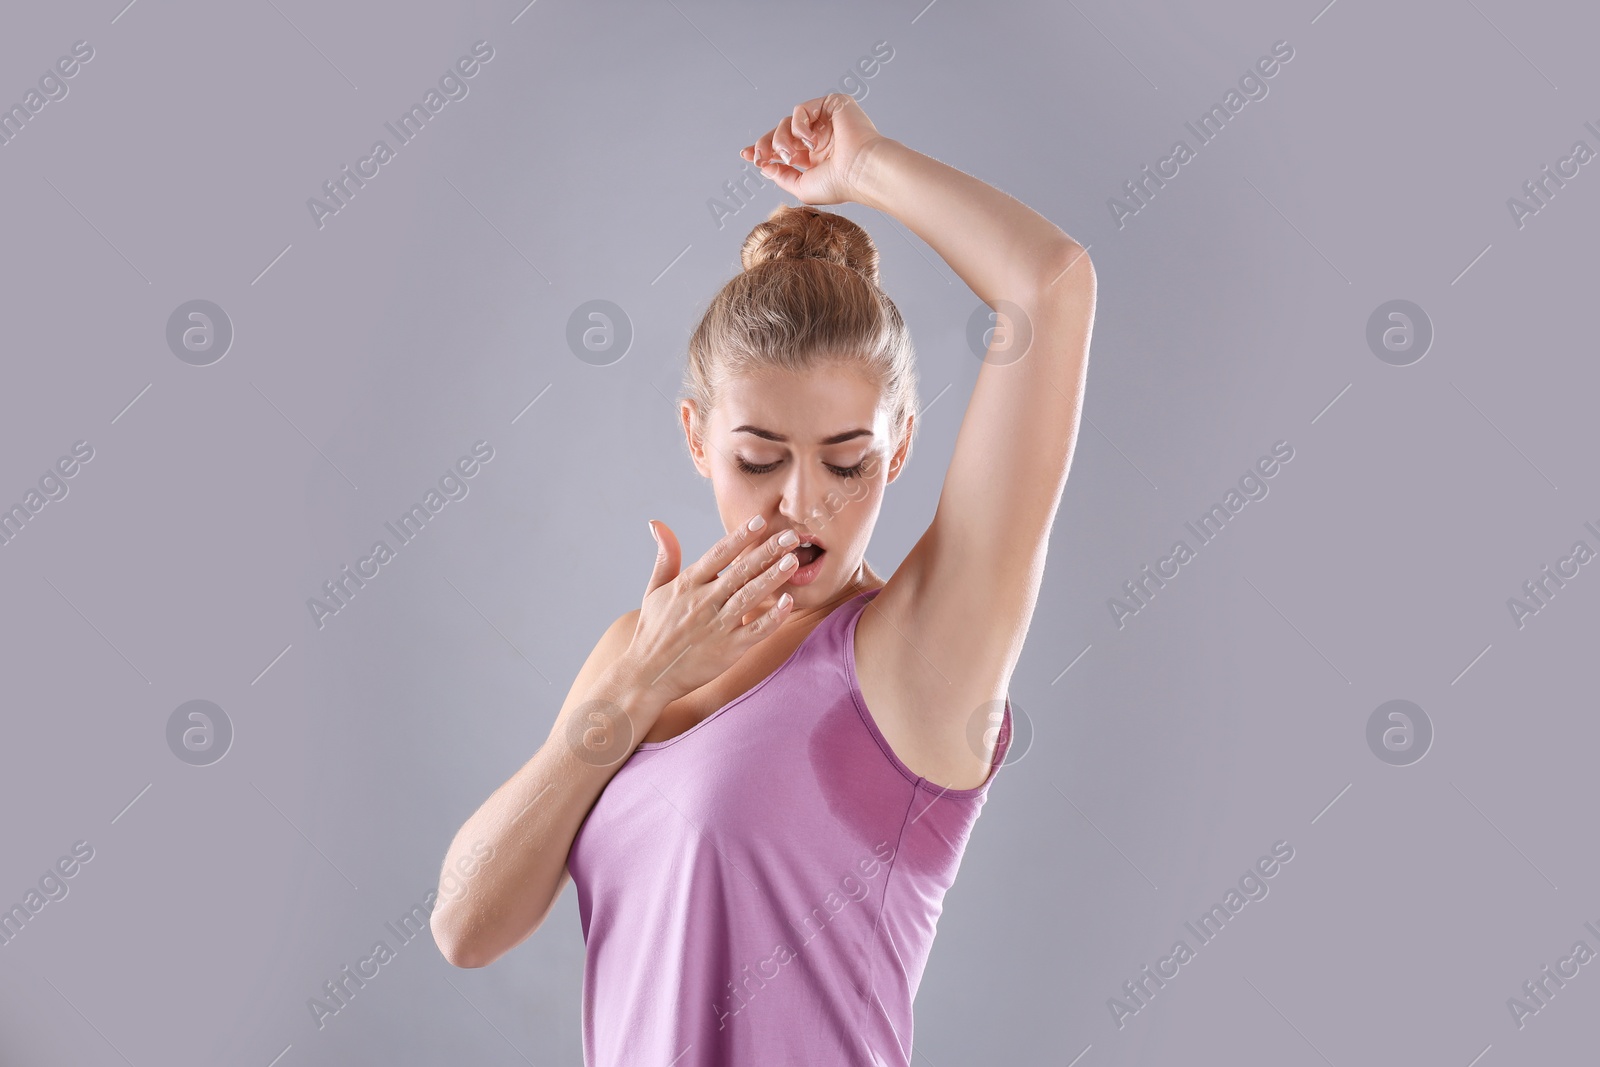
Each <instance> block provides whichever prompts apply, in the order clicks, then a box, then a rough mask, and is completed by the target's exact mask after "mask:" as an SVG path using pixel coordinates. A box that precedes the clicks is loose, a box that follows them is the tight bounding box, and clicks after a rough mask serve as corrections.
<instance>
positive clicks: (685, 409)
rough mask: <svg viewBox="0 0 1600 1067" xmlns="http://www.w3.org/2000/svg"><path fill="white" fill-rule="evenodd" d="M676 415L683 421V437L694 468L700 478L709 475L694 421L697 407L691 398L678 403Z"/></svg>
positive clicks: (697, 416) (703, 446) (704, 449)
mask: <svg viewBox="0 0 1600 1067" xmlns="http://www.w3.org/2000/svg"><path fill="white" fill-rule="evenodd" d="M678 416H679V418H680V419H681V420H682V421H683V438H684V441H685V442H686V443H687V444H688V446H689V458H690V459H691V460H693V461H694V469H695V470H697V471H699V472H700V476H701V477H702V478H709V477H711V468H710V466H709V465H707V463H706V447H705V441H703V440H702V439H701V437H700V435H699V433H697V432H696V425H695V424H696V423H697V422H699V421H700V420H699V409H698V406H697V405H696V404H695V402H694V401H693V400H683V401H681V402H679V404H678Z"/></svg>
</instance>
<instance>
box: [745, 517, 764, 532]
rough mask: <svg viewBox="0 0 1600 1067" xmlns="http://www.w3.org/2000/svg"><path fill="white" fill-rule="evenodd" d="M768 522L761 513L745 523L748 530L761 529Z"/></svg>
mask: <svg viewBox="0 0 1600 1067" xmlns="http://www.w3.org/2000/svg"><path fill="white" fill-rule="evenodd" d="M766 524H767V520H766V519H763V518H762V517H761V516H760V515H757V516H756V517H755V518H753V519H751V520H750V521H749V522H747V523H745V529H747V530H759V529H761V527H763V526H765V525H766Z"/></svg>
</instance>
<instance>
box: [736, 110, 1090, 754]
mask: <svg viewBox="0 0 1600 1067" xmlns="http://www.w3.org/2000/svg"><path fill="white" fill-rule="evenodd" d="M742 154H743V155H744V156H745V158H747V159H750V158H754V159H756V160H758V161H767V162H765V163H764V164H763V165H762V168H761V171H762V173H763V174H764V175H766V176H767V177H769V178H772V179H773V180H774V181H776V182H777V183H778V185H779V186H780V187H781V188H782V189H784V190H785V191H786V192H789V193H791V194H792V195H794V196H796V197H798V198H799V199H801V200H802V201H804V202H805V203H809V204H832V203H840V202H843V201H854V202H857V203H860V204H864V205H866V206H868V207H873V208H876V209H878V210H879V211H882V212H884V213H886V214H888V215H891V216H893V217H894V218H895V219H896V220H898V221H899V222H900V223H902V224H903V225H905V226H906V227H907V228H909V229H910V230H911V231H912V232H914V233H915V234H917V236H919V237H921V238H922V239H923V240H924V241H926V242H927V243H928V244H929V245H930V246H932V247H933V249H934V250H935V251H937V252H938V253H939V254H940V255H941V256H943V257H944V259H945V261H946V262H947V263H949V264H950V267H951V268H952V269H953V270H954V271H955V272H956V273H957V274H958V275H960V276H961V279H962V281H964V282H966V283H967V285H968V286H970V287H971V289H972V291H973V292H974V293H975V294H977V296H978V298H979V299H980V300H982V301H983V302H984V303H986V304H988V305H989V307H990V309H991V311H992V312H994V313H995V319H994V325H995V330H994V334H993V341H992V343H991V344H990V347H989V351H988V354H987V356H986V358H985V360H984V364H983V366H982V367H981V368H980V370H979V372H978V380H977V383H976V385H975V386H974V388H973V392H972V399H971V400H970V402H969V403H968V405H967V411H966V415H965V417H964V419H963V420H962V423H961V429H960V431H959V433H958V434H957V437H956V447H955V454H954V457H953V458H952V459H951V462H950V468H949V471H948V472H947V473H946V475H945V480H944V488H943V491H942V493H941V494H940V497H939V505H938V508H937V511H936V513H935V515H934V518H933V522H932V523H931V525H930V526H929V528H928V530H927V532H926V533H925V534H924V535H923V537H922V539H921V540H920V541H918V543H917V544H916V546H915V547H914V548H913V549H912V550H911V552H910V553H909V554H908V555H907V556H906V559H905V561H904V562H903V563H902V564H901V565H900V567H899V568H898V569H897V570H896V571H895V573H894V575H893V576H892V577H891V578H890V579H889V581H888V583H887V584H886V585H885V587H884V589H883V591H882V592H881V593H880V594H879V595H878V597H877V598H876V599H875V600H874V601H873V603H872V611H871V614H872V615H876V616H881V617H882V618H883V619H884V620H885V621H886V622H887V623H888V624H889V626H888V628H887V629H888V631H891V632H892V633H893V634H894V635H895V639H894V640H893V641H888V640H884V641H878V640H876V639H875V638H871V637H866V636H862V637H861V638H860V639H862V640H868V641H870V642H871V643H873V644H874V645H875V647H876V648H877V649H878V650H879V651H880V653H881V654H882V655H884V656H885V657H886V658H888V659H890V660H893V661H896V662H893V663H891V664H889V667H890V671H891V673H892V674H894V676H896V677H900V678H909V679H913V681H912V682H911V683H910V684H912V685H913V686H914V687H915V688H917V689H918V690H919V692H918V693H917V694H916V695H917V697H918V698H919V699H918V700H917V701H916V703H917V706H918V707H920V708H922V709H924V710H923V712H922V713H923V714H924V715H926V716H930V717H931V718H932V722H931V723H925V724H924V725H925V726H927V725H931V726H932V727H934V729H933V731H932V733H935V734H939V733H943V734H946V735H948V734H950V733H952V732H954V731H957V730H958V729H959V727H961V726H962V725H964V723H963V720H964V719H965V717H966V716H967V715H968V713H969V712H970V711H971V709H973V708H974V707H976V706H979V702H980V701H984V700H992V699H995V698H996V697H997V696H998V695H1000V694H1002V693H1003V692H1004V690H1005V687H1006V683H1007V681H1008V679H1009V677H1010V674H1011V670H1012V668H1013V667H1014V666H1015V663H1016V660H1017V658H1018V656H1019V655H1020V654H1021V649H1022V642H1023V637H1024V635H1025V634H1026V632H1027V628H1028V624H1029V621H1030V620H1031V618H1032V616H1033V608H1034V604H1035V602H1036V601H1037V599H1038V593H1039V586H1040V581H1041V579H1042V577H1043V570H1044V558H1045V549H1046V546H1047V544H1048V541H1049V537H1050V528H1051V525H1052V523H1053V522H1054V520H1055V513H1056V508H1057V506H1058V505H1059V503H1060V500H1061V493H1062V490H1063V488H1064V487H1065V484H1066V478H1067V471H1068V468H1069V467H1070V466H1071V463H1072V452H1073V446H1074V444H1075V443H1076V441H1077V435H1078V421H1079V413H1080V409H1081V407H1082V395H1083V386H1084V379H1085V376H1086V373H1087V369H1088V358H1089V335H1090V332H1091V330H1092V328H1093V324H1094V307H1095V275H1094V268H1093V266H1092V265H1091V264H1090V262H1089V258H1088V256H1086V255H1085V254H1084V249H1083V248H1082V246H1080V245H1079V244H1078V242H1076V241H1074V240H1073V239H1072V238H1071V237H1069V236H1067V234H1065V233H1064V232H1062V230H1061V229H1060V228H1059V227H1057V226H1056V225H1055V224H1054V223H1052V222H1051V221H1050V220H1049V219H1046V218H1045V217H1044V216H1042V215H1040V214H1039V213H1038V212H1036V211H1034V210H1033V209H1031V208H1029V207H1028V206H1027V205H1025V204H1023V203H1021V202H1019V201H1018V200H1016V199H1014V198H1013V197H1011V196H1008V195H1007V194H1005V193H1003V192H1001V191H1000V190H998V189H996V188H994V187H993V186H990V185H988V184H986V183H984V182H982V181H979V180H978V179H977V178H974V177H972V176H971V175H969V174H965V173H963V172H961V171H959V170H956V169H955V168H954V167H950V166H947V165H946V164H944V163H941V162H940V161H939V160H937V159H933V158H932V157H930V156H927V155H924V154H922V153H920V152H917V151H914V150H912V149H910V148H908V147H906V146H905V145H904V144H901V143H900V142H899V141H896V140H893V139H892V138H888V137H884V136H883V135H881V134H879V133H878V131H877V128H876V127H875V126H873V124H872V123H871V121H870V120H868V119H867V117H866V115H865V114H864V113H863V112H862V111H861V109H860V106H859V105H858V104H857V103H856V102H855V101H854V100H852V99H851V98H850V97H848V96H845V95H843V94H841V93H833V94H829V95H828V96H826V97H819V98H817V99H815V100H808V101H806V102H805V103H803V104H800V105H799V106H797V107H796V108H795V109H794V112H793V114H792V115H791V116H790V117H789V118H785V119H784V120H783V121H782V122H780V123H779V124H778V126H777V127H776V128H774V129H773V130H772V131H771V132H770V133H768V134H766V135H764V136H763V137H762V138H761V139H760V140H759V141H758V142H756V144H754V145H752V146H749V147H748V148H746V149H745V150H744V152H743V153H742ZM774 157H775V158H774ZM872 625H873V619H872V618H870V617H869V618H866V619H864V620H863V627H864V629H863V630H862V631H861V633H862V635H865V634H866V633H867V631H866V629H865V627H869V626H872ZM879 629H882V628H881V627H880V628H879ZM930 667H931V669H930Z"/></svg>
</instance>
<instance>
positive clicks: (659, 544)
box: [644, 519, 683, 596]
mask: <svg viewBox="0 0 1600 1067" xmlns="http://www.w3.org/2000/svg"><path fill="white" fill-rule="evenodd" d="M650 531H651V533H654V534H655V535H656V563H655V567H654V569H652V570H651V572H650V583H649V584H648V585H646V586H645V590H644V595H645V596H649V595H650V594H651V593H653V592H655V591H656V590H657V589H659V588H661V587H662V586H663V585H666V584H667V583H668V582H670V581H672V579H674V578H676V577H677V576H678V562H679V560H681V559H682V558H683V553H682V550H681V549H680V548H679V546H678V537H677V535H676V534H674V533H673V532H672V528H671V527H670V526H668V525H667V524H666V523H664V522H663V523H660V524H659V525H658V524H657V523H656V521H655V520H654V519H652V520H650Z"/></svg>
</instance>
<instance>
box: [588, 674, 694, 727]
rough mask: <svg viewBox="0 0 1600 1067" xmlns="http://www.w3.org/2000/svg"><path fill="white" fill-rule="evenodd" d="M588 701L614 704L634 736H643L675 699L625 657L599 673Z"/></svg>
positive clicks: (673, 695)
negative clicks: (628, 724)
mask: <svg viewBox="0 0 1600 1067" xmlns="http://www.w3.org/2000/svg"><path fill="white" fill-rule="evenodd" d="M589 699H590V700H603V701H606V702H607V703H610V704H614V705H616V706H617V707H618V708H620V709H621V710H622V712H623V713H624V714H625V715H627V716H628V719H629V721H630V722H632V723H633V725H634V727H635V730H636V732H635V735H634V736H635V737H643V736H644V734H645V732H646V731H648V730H649V729H650V727H652V726H654V725H655V722H656V720H657V719H658V718H660V717H661V712H662V711H663V710H665V709H666V706H667V705H668V704H670V703H672V701H673V700H674V699H675V694H673V693H669V692H668V691H667V690H666V687H665V686H662V685H660V684H657V682H656V680H655V679H653V678H649V677H646V676H645V674H644V672H642V671H641V670H640V669H639V668H638V667H637V666H636V665H635V664H634V663H633V662H632V661H631V660H629V659H628V658H627V657H626V656H624V657H622V658H620V659H618V660H617V661H616V662H614V663H612V664H611V665H610V666H609V667H607V668H605V670H604V671H602V672H601V674H600V677H599V678H598V679H597V680H596V682H595V685H594V688H593V689H592V690H591V691H590V694H589Z"/></svg>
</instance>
